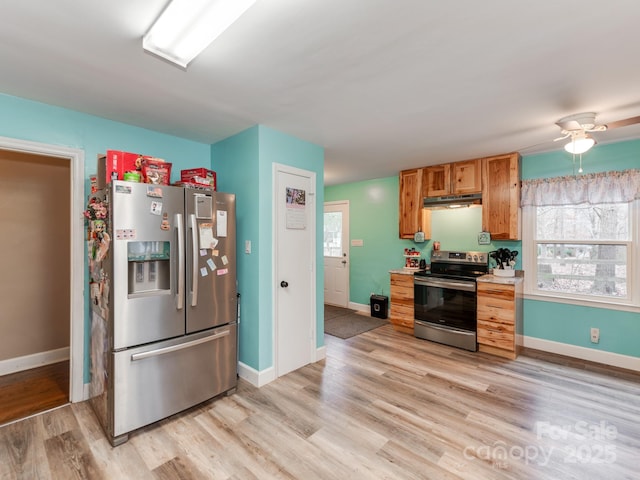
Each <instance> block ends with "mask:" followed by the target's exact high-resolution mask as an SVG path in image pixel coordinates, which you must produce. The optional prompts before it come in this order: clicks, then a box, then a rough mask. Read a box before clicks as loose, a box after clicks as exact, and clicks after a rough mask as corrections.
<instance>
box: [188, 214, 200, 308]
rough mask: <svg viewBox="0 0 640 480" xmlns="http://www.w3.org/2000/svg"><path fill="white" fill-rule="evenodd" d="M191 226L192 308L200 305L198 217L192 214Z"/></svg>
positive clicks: (190, 218)
mask: <svg viewBox="0 0 640 480" xmlns="http://www.w3.org/2000/svg"><path fill="white" fill-rule="evenodd" d="M189 221H190V226H191V256H192V257H193V265H192V267H191V269H192V273H191V306H192V307H195V306H196V305H197V304H198V224H197V222H196V216H195V215H194V214H193V213H192V214H191V215H189Z"/></svg>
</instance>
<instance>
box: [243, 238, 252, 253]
mask: <svg viewBox="0 0 640 480" xmlns="http://www.w3.org/2000/svg"><path fill="white" fill-rule="evenodd" d="M244 253H246V254H249V253H251V240H245V241H244Z"/></svg>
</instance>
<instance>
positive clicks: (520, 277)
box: [476, 270, 524, 285]
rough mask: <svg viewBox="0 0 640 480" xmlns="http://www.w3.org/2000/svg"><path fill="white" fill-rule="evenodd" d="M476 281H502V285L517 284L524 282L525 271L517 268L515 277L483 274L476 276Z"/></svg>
mask: <svg viewBox="0 0 640 480" xmlns="http://www.w3.org/2000/svg"><path fill="white" fill-rule="evenodd" d="M476 281H477V282H483V283H500V284H502V285H516V284H517V283H520V282H524V272H523V271H522V270H516V276H515V277H498V276H496V275H492V274H488V275H482V276H481V277H478V278H476Z"/></svg>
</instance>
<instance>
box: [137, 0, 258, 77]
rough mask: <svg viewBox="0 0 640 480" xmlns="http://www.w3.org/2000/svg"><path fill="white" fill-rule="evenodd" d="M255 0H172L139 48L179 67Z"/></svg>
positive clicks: (205, 46) (191, 58)
mask: <svg viewBox="0 0 640 480" xmlns="http://www.w3.org/2000/svg"><path fill="white" fill-rule="evenodd" d="M255 2H256V0H172V1H171V3H169V5H168V6H167V8H165V9H164V11H163V12H162V14H160V17H159V18H158V19H157V20H156V22H155V23H154V24H153V25H152V27H151V28H150V29H149V31H148V32H147V34H146V35H145V36H144V37H143V38H142V48H144V49H145V50H147V51H148V52H151V53H153V54H154V55H158V56H159V57H162V58H164V59H165V60H168V61H170V62H172V63H175V64H177V65H179V66H181V67H182V68H187V65H188V64H189V62H191V60H193V59H194V58H195V57H196V56H197V55H199V54H200V53H201V52H202V51H203V50H204V49H205V48H207V46H208V45H209V44H210V43H211V42H213V41H214V40H215V39H216V38H217V37H218V36H219V35H220V34H221V33H222V32H224V31H225V30H226V29H227V28H228V27H229V26H230V25H231V24H232V23H233V22H235V21H236V20H237V19H238V18H240V16H241V15H242V14H243V13H244V12H246V11H247V10H248V9H249V7H251V5H253V4H254V3H255Z"/></svg>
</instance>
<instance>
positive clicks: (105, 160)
mask: <svg viewBox="0 0 640 480" xmlns="http://www.w3.org/2000/svg"><path fill="white" fill-rule="evenodd" d="M145 160H161V159H158V158H155V157H151V156H149V155H140V154H139V153H131V152H123V151H121V150H107V153H106V154H102V155H98V188H99V189H102V188H104V187H105V186H106V185H107V183H109V182H111V180H124V174H125V173H126V172H135V171H139V172H140V171H142V166H143V162H144V161H145Z"/></svg>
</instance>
